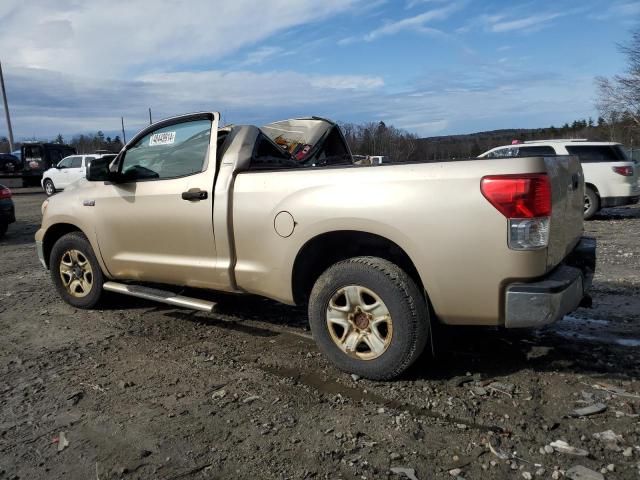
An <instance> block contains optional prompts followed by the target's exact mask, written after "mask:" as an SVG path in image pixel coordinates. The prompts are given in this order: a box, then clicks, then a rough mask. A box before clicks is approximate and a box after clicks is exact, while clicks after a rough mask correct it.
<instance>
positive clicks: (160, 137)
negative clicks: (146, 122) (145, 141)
mask: <svg viewBox="0 0 640 480" xmlns="http://www.w3.org/2000/svg"><path fill="white" fill-rule="evenodd" d="M175 141H176V132H162V133H154V134H153V135H151V138H150V139H149V146H150V147H155V146H156V145H171V144H172V143H173V142H175Z"/></svg>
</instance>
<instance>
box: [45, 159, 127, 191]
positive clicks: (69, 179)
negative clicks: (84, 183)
mask: <svg viewBox="0 0 640 480" xmlns="http://www.w3.org/2000/svg"><path fill="white" fill-rule="evenodd" d="M101 157H111V158H116V155H115V154H101V153H94V154H92V155H71V156H69V157H65V158H63V159H62V160H60V162H58V164H57V165H56V166H55V167H52V168H50V169H49V170H47V171H45V172H44V173H43V174H42V181H41V182H40V183H41V185H42V188H43V190H44V191H45V193H46V194H47V195H48V196H51V195H53V194H54V193H56V192H57V191H59V190H64V189H65V188H66V187H67V186H69V185H70V184H72V183H73V182H75V181H76V180H79V179H81V178H84V177H85V175H86V172H87V167H88V166H89V163H91V161H92V160H95V159H96V158H101Z"/></svg>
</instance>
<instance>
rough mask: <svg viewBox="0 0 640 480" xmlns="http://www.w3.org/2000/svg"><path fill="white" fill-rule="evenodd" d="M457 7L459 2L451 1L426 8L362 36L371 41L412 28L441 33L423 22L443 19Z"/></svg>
mask: <svg viewBox="0 0 640 480" xmlns="http://www.w3.org/2000/svg"><path fill="white" fill-rule="evenodd" d="M459 8H460V4H458V3H452V4H451V5H449V6H447V7H443V8H436V9H433V10H428V11H426V12H424V13H421V14H419V15H415V16H413V17H408V18H403V19H402V20H398V21H395V22H391V23H388V24H386V25H383V26H382V27H379V28H376V29H375V30H372V31H371V32H369V33H368V34H366V35H365V36H364V40H366V41H367V42H371V41H373V40H376V39H378V38H380V37H383V36H386V35H394V34H396V33H399V32H402V31H405V30H413V31H417V32H421V33H431V34H443V32H441V31H440V30H437V29H435V28H430V27H427V26H426V25H425V24H427V23H429V22H431V21H434V20H444V19H446V18H448V17H449V16H450V15H451V14H452V13H453V12H455V11H456V10H458V9H459Z"/></svg>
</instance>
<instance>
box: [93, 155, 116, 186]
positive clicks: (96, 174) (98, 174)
mask: <svg viewBox="0 0 640 480" xmlns="http://www.w3.org/2000/svg"><path fill="white" fill-rule="evenodd" d="M112 161H113V159H112V158H94V159H93V160H91V162H90V163H89V165H88V166H87V180H89V181H90V182H105V181H107V180H109V179H110V177H111V175H112V174H111V172H109V165H110V164H111V162H112Z"/></svg>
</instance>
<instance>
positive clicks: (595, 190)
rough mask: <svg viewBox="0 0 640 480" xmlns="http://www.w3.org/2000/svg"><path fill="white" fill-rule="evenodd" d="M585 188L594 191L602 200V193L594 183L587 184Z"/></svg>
mask: <svg viewBox="0 0 640 480" xmlns="http://www.w3.org/2000/svg"><path fill="white" fill-rule="evenodd" d="M584 188H590V189H591V190H593V191H594V192H595V194H596V195H597V196H598V198H600V191H599V190H598V187H596V186H595V185H594V184H593V183H591V182H585V184H584Z"/></svg>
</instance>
